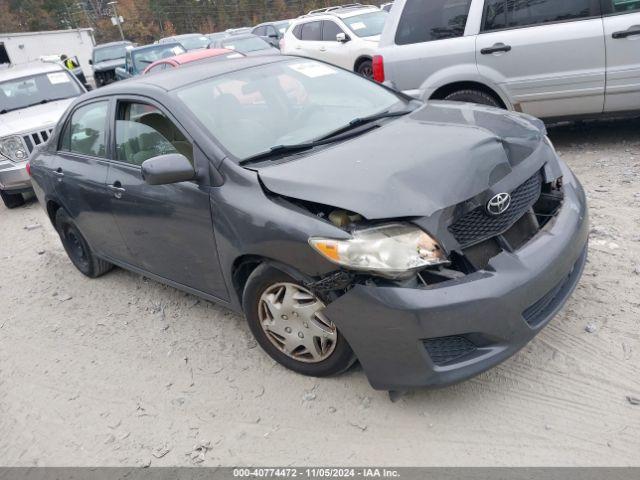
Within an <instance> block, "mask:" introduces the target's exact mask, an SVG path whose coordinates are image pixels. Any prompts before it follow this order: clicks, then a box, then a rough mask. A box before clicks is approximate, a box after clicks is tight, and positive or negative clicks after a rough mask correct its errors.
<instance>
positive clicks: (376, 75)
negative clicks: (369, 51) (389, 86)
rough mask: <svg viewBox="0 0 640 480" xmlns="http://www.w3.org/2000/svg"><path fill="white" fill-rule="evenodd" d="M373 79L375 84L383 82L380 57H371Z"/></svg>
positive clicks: (382, 66)
mask: <svg viewBox="0 0 640 480" xmlns="http://www.w3.org/2000/svg"><path fill="white" fill-rule="evenodd" d="M372 63H373V79H374V80H375V81H376V82H379V83H382V82H384V59H383V58H382V55H374V56H373V62H372Z"/></svg>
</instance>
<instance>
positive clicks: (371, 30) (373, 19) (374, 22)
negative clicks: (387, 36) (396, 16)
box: [342, 10, 389, 37]
mask: <svg viewBox="0 0 640 480" xmlns="http://www.w3.org/2000/svg"><path fill="white" fill-rule="evenodd" d="M388 16H389V14H388V13H387V12H385V11H384V10H378V11H376V12H371V13H363V14H362V15H355V16H353V17H349V18H343V19H342V21H343V22H344V23H346V24H347V26H348V27H349V29H350V30H351V31H352V32H353V33H354V34H355V35H356V36H358V37H373V36H374V35H380V34H381V33H382V30H383V29H384V23H385V22H386V21H387V18H388Z"/></svg>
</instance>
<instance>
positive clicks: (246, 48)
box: [222, 37, 271, 53]
mask: <svg viewBox="0 0 640 480" xmlns="http://www.w3.org/2000/svg"><path fill="white" fill-rule="evenodd" d="M222 48H228V49H229V50H236V51H238V52H242V53H248V52H255V51H257V50H268V49H270V48H271V45H269V44H268V43H267V42H265V41H264V40H262V39H261V38H259V37H248V38H233V37H231V38H228V39H226V40H223V41H222Z"/></svg>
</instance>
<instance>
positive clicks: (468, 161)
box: [256, 102, 548, 220]
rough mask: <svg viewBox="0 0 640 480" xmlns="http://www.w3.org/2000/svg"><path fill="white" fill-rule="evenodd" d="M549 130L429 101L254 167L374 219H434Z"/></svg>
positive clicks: (304, 194)
mask: <svg viewBox="0 0 640 480" xmlns="http://www.w3.org/2000/svg"><path fill="white" fill-rule="evenodd" d="M545 133H546V131H545V129H544V125H543V124H542V122H540V121H539V120H537V119H534V118H533V117H529V116H525V115H521V114H517V113H508V112H505V111H503V110H498V109H493V108H489V107H480V106H475V105H471V104H459V103H449V102H431V103H429V104H427V105H425V106H423V107H421V108H419V109H418V110H416V111H415V112H413V113H411V114H410V115H407V116H405V117H401V118H399V119H396V120H392V121H389V122H388V123H386V124H385V125H384V126H382V127H380V128H377V129H375V130H373V131H371V132H369V133H366V134H364V135H361V136H358V137H356V138H354V139H351V140H348V141H345V142H342V143H339V144H336V145H333V146H330V147H328V148H326V149H323V150H319V151H317V152H315V153H311V154H307V155H304V156H301V157H300V158H298V159H295V160H292V161H288V162H285V163H281V164H276V165H269V164H264V166H257V167H256V170H257V171H258V174H259V177H260V179H261V181H262V183H263V185H264V186H265V187H266V188H267V189H268V190H270V191H271V192H273V193H276V194H280V195H283V196H286V197H290V198H294V199H299V200H306V201H310V202H315V203H320V204H324V205H330V206H335V207H339V208H343V209H346V210H350V211H353V212H357V213H360V214H361V215H363V216H364V217H365V218H368V219H371V220H373V219H384V218H401V217H418V216H430V215H432V214H433V213H435V212H436V211H438V210H441V209H444V208H447V207H450V206H453V205H456V204H458V203H461V202H463V201H466V200H468V199H469V198H472V197H474V196H476V195H479V194H481V193H483V192H485V191H486V190H487V189H489V188H490V187H491V186H492V185H494V184H496V183H497V182H499V181H500V180H502V179H504V178H505V177H506V176H508V175H509V174H510V173H511V172H512V171H514V170H515V169H517V168H518V165H519V164H520V163H521V162H522V161H523V160H525V159H527V158H529V157H530V156H531V154H532V153H533V152H534V150H536V149H537V148H538V147H540V144H541V141H542V140H543V137H544V135H545ZM546 158H548V157H546V156H544V155H543V156H541V158H540V165H539V166H536V168H541V167H542V165H543V164H544V161H545V159H546ZM529 167H531V165H529Z"/></svg>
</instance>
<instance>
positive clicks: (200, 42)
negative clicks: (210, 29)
mask: <svg viewBox="0 0 640 480" xmlns="http://www.w3.org/2000/svg"><path fill="white" fill-rule="evenodd" d="M178 42H180V45H182V46H183V47H184V48H186V49H187V50H197V49H198V48H207V47H208V46H209V44H210V43H211V40H209V38H207V37H205V36H204V35H199V36H197V37H184V38H179V39H178Z"/></svg>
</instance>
